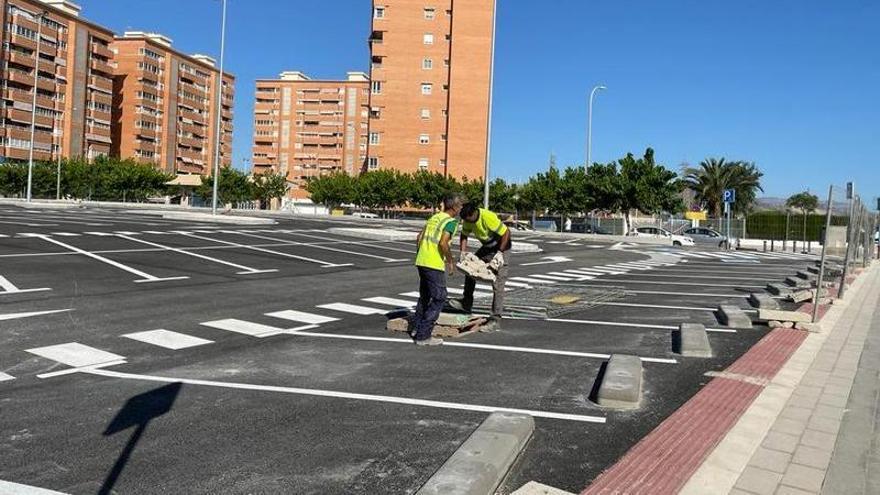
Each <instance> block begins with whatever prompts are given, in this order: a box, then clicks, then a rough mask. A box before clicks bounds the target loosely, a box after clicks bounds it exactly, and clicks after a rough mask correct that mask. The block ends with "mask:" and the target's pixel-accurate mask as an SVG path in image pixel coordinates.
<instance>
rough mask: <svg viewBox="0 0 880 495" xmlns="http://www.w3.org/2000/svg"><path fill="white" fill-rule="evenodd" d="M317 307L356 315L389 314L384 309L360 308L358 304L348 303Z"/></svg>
mask: <svg viewBox="0 0 880 495" xmlns="http://www.w3.org/2000/svg"><path fill="white" fill-rule="evenodd" d="M317 307H318V308H321V309H329V310H331V311H339V312H341V313H351V314H356V315H380V314H385V313H387V312H388V311H386V310H384V309H377V308H371V307H368V306H358V305H357V304H348V303H331V304H321V305H318V306H317Z"/></svg>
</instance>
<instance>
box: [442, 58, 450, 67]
mask: <svg viewBox="0 0 880 495" xmlns="http://www.w3.org/2000/svg"><path fill="white" fill-rule="evenodd" d="M443 67H447V68H448V67H449V59H448V58H446V59H443Z"/></svg>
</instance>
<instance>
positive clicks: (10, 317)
mask: <svg viewBox="0 0 880 495" xmlns="http://www.w3.org/2000/svg"><path fill="white" fill-rule="evenodd" d="M68 311H73V309H53V310H50V311H31V312H28V313H7V314H5V315H4V314H0V321H5V320H20V319H22V318H31V317H34V316H44V315H52V314H56V313H67V312H68Z"/></svg>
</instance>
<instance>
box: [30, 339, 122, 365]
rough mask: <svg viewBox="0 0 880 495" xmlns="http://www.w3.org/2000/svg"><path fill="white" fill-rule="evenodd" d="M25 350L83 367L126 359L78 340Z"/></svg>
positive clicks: (59, 361) (62, 362)
mask: <svg viewBox="0 0 880 495" xmlns="http://www.w3.org/2000/svg"><path fill="white" fill-rule="evenodd" d="M25 352H29V353H31V354H35V355H37V356H40V357H44V358H46V359H50V360H52V361H55V362H58V363H61V364H66V365H68V366H70V367H73V368H81V367H83V366H96V365H99V364H108V363H115V362H119V361H124V360H125V358H124V357H123V356H120V355H118V354H113V353H112V352H107V351H102V350H101V349H95V348H94V347H89V346H87V345H83V344H80V343H78V342H68V343H66V344H58V345H50V346H47V347H37V348H34V349H28V350H27V351H25Z"/></svg>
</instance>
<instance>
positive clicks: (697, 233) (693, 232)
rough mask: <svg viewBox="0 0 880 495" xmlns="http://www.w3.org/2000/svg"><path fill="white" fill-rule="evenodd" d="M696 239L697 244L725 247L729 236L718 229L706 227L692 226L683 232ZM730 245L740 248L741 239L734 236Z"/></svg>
mask: <svg viewBox="0 0 880 495" xmlns="http://www.w3.org/2000/svg"><path fill="white" fill-rule="evenodd" d="M682 234H683V235H686V236H688V237H690V238H691V239H693V240H694V242H695V243H697V244H709V245H712V246H718V247H720V248H723V247H725V246H726V245H727V236H724V235H722V234H721V233H720V232H718V231H717V230H712V229H707V228H705V227H691V228H689V229H685V230H684V231H683V232H682ZM730 246H731V247H733V248H739V239H737V238H735V237H733V238H731V239H730Z"/></svg>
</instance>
